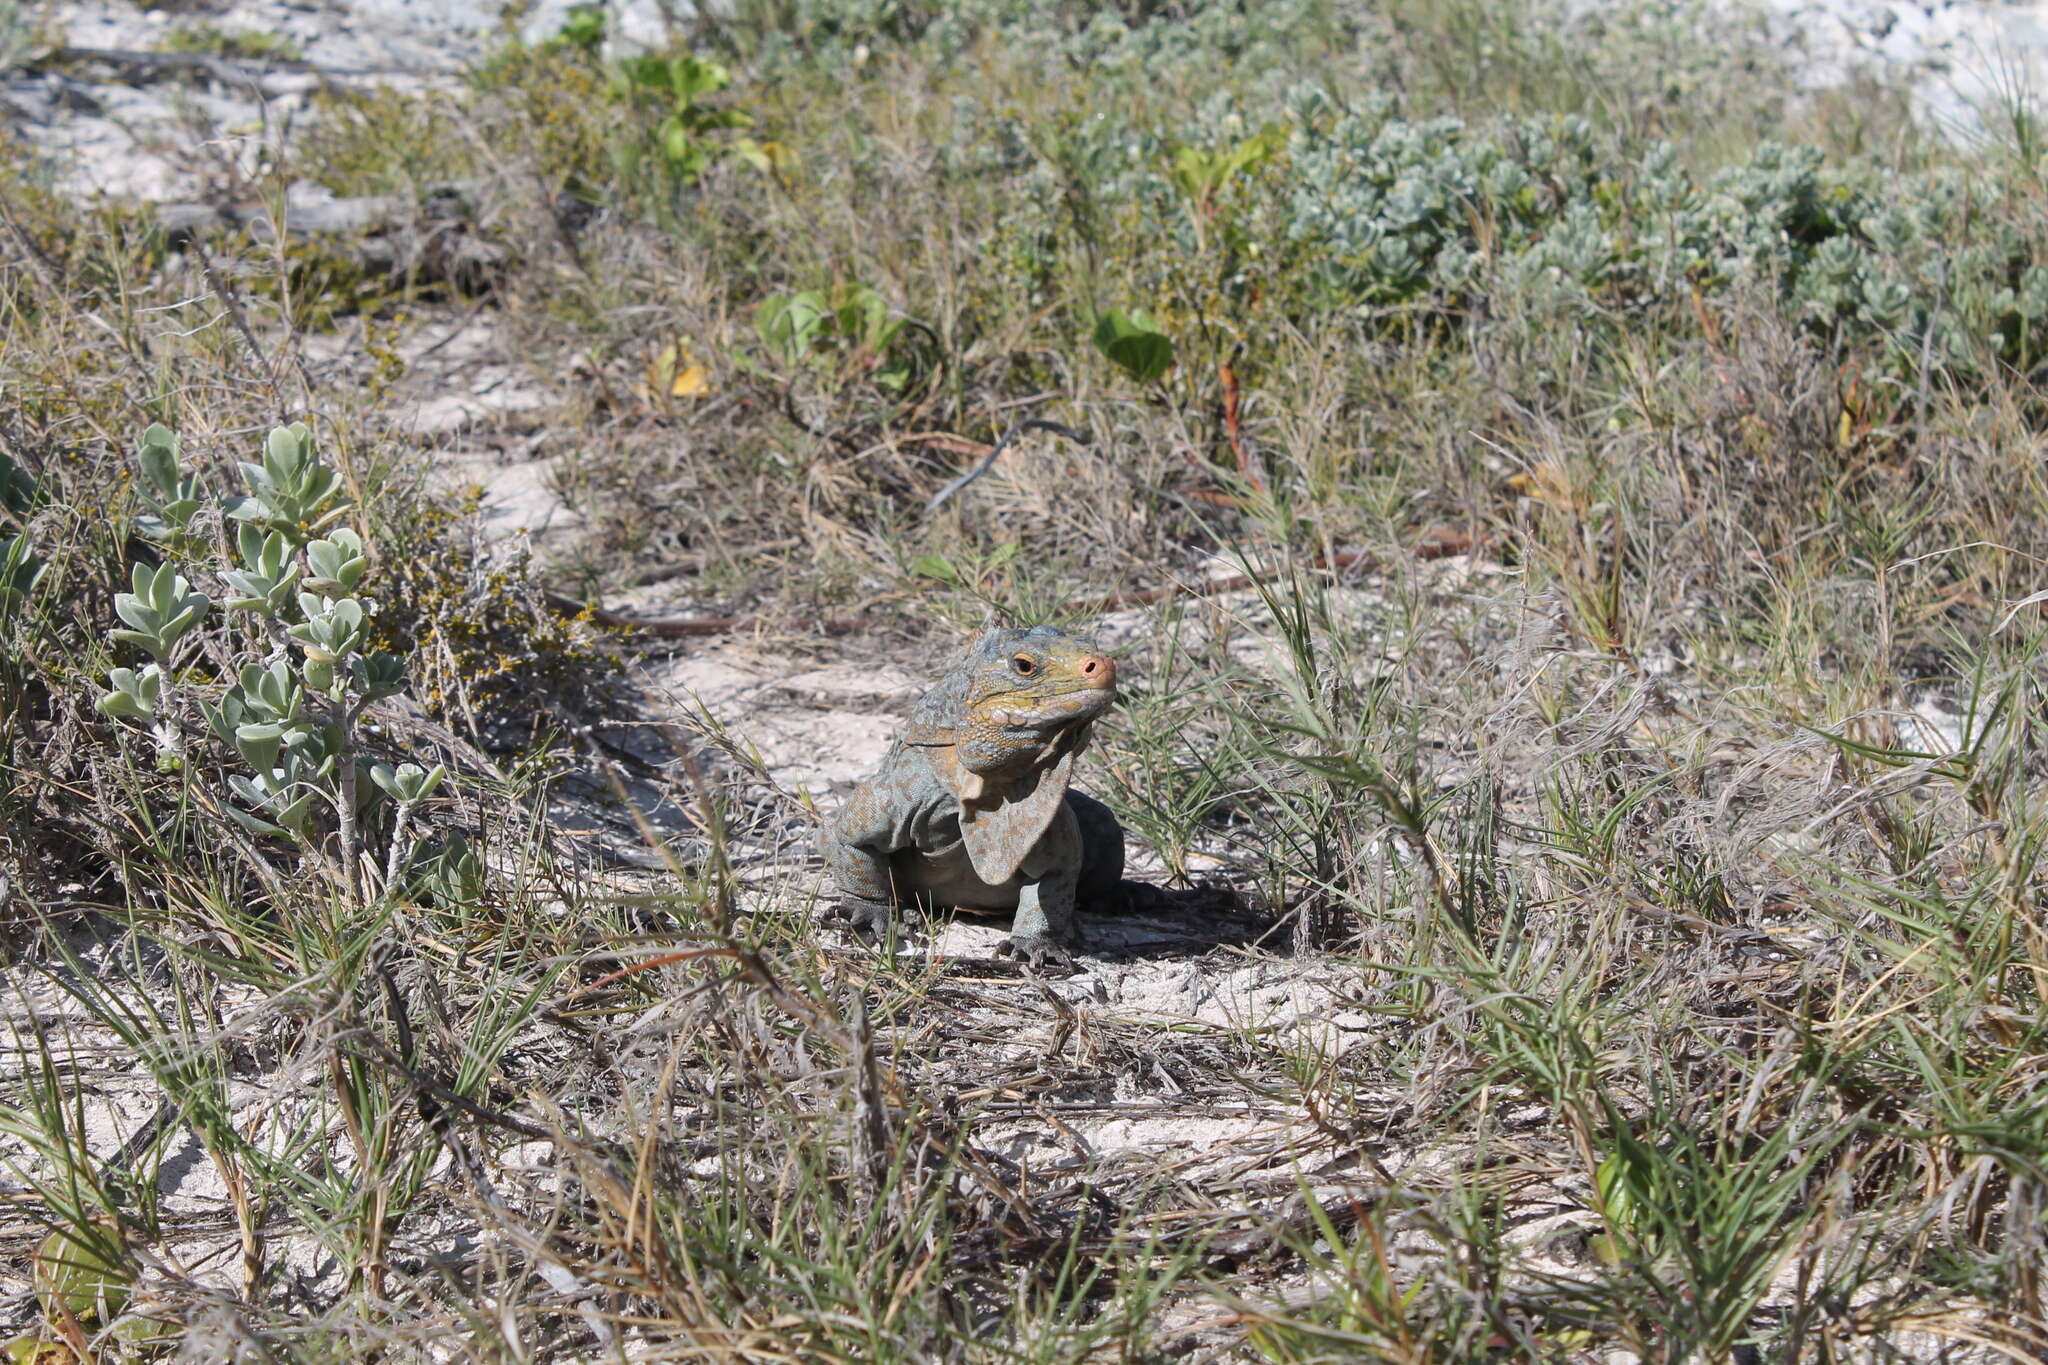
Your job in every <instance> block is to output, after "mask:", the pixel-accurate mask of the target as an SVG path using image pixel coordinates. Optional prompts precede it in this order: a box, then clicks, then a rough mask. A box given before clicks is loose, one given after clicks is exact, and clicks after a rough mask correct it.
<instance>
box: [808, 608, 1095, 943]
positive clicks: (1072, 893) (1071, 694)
mask: <svg viewBox="0 0 2048 1365" xmlns="http://www.w3.org/2000/svg"><path fill="white" fill-rule="evenodd" d="M1115 700H1116V661H1115V660H1113V659H1111V658H1110V657H1109V656H1108V655H1106V654H1099V653H1096V652H1095V651H1094V650H1093V649H1092V648H1090V647H1089V646H1087V645H1085V644H1083V643H1082V642H1080V641H1078V640H1075V639H1073V638H1072V637H1070V636H1068V635H1065V634H1063V633H1061V632H1060V631H1057V630H1054V629H1052V628H1050V627H1048V626H1037V627H1034V628H1032V629H1030V630H990V631H986V632H984V633H983V634H982V635H981V636H980V637H979V638H978V639H976V640H975V642H974V643H973V645H971V646H970V647H969V648H968V650H967V653H966V655H965V656H964V657H963V658H962V659H961V660H960V662H959V663H958V664H956V665H955V666H954V667H953V669H952V671H951V672H949V673H947V674H946V676H945V677H944V678H942V679H940V681H939V682H938V683H937V685H935V686H934V687H933V688H932V689H931V691H929V692H927V693H926V694H925V695H924V696H923V697H922V698H920V699H919V701H918V703H917V705H916V706H915V707H914V708H913V709H912V710H911V713H910V723H909V725H908V726H907V727H905V729H904V731H903V733H902V735H900V736H899V737H898V738H897V740H896V742H895V743H894V744H893V745H891V746H890V749H889V753H888V756H887V757H886V758H884V759H883V760H882V770H881V772H879V773H877V774H876V775H875V776H874V777H872V778H870V779H869V780H868V781H866V782H864V783H862V784H861V786H860V788H859V790H857V791H855V792H854V794H853V796H852V797H851V799H849V800H848V801H847V803H846V804H845V805H844V806H843V807H841V808H840V809H839V811H838V812H837V813H836V814H834V815H833V816H832V817H830V818H829V819H827V820H826V821H825V824H824V828H823V829H822V831H821V832H820V835H819V845H820V851H821V852H822V853H823V855H824V859H825V865H826V867H827V868H829V869H830V871H831V873H832V876H833V879H834V880H835V881H837V882H838V884H839V888H840V890H841V891H842V892H843V893H844V895H843V897H842V901H841V912H842V914H844V915H845V916H846V917H847V918H848V919H850V920H851V921H852V922H853V924H854V926H855V927H856V928H857V929H860V930H863V931H866V932H872V933H880V932H883V931H886V929H887V927H888V924H889V919H890V916H891V914H892V911H893V907H895V906H899V905H909V904H913V903H921V904H925V905H929V906H932V907H934V908H959V909H969V910H1015V911H1016V920H1015V922H1014V924H1013V926H1012V928H1011V932H1010V938H1009V941H1008V942H1007V943H1006V944H1004V945H1003V949H1002V951H1004V952H1006V953H1007V954H1009V955H1012V956H1016V957H1021V958H1024V959H1025V960H1027V961H1029V962H1030V963H1032V964H1033V965H1034V966H1043V965H1045V964H1046V963H1047V962H1052V963H1056V964H1065V963H1066V962H1068V960H1069V959H1068V957H1067V953H1066V945H1067V944H1069V943H1070V942H1071V941H1072V932H1073V930H1072V926H1073V916H1074V907H1075V905H1076V903H1077V902H1078V903H1079V904H1080V905H1082V906H1083V907H1086V908H1088V909H1091V910H1093V909H1099V908H1108V907H1110V906H1111V905H1113V904H1114V903H1115V902H1116V900H1117V897H1118V895H1119V892H1120V886H1121V881H1122V877H1123V868H1124V833H1123V829H1122V828H1121V827H1120V826H1119V825H1118V824H1117V822H1116V817H1115V816H1113V815H1111V814H1110V813H1109V810H1108V808H1107V807H1105V806H1104V805H1103V804H1102V803H1101V802H1099V801H1096V800H1094V799H1093V798H1091V797H1088V796H1084V795H1082V794H1081V793H1080V792H1077V791H1070V790H1069V789H1068V785H1067V784H1068V782H1069V780H1070V779H1071V777H1072V775H1073V770H1074V758H1075V756H1076V755H1077V754H1079V753H1080V752H1081V749H1082V747H1083V746H1084V745H1086V744H1087V742H1088V735H1089V730H1090V727H1091V726H1092V725H1093V723H1094V721H1095V719H1096V718H1097V717H1098V716H1100V715H1101V714H1102V713H1103V712H1104V711H1107V710H1108V709H1109V706H1110V703H1111V702H1113V701H1115Z"/></svg>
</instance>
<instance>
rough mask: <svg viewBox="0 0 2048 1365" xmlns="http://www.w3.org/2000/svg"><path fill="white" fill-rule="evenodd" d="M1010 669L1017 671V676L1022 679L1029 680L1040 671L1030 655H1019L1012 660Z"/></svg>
mask: <svg viewBox="0 0 2048 1365" xmlns="http://www.w3.org/2000/svg"><path fill="white" fill-rule="evenodd" d="M1010 667H1012V668H1014V669H1016V670H1017V676H1018V677H1020V678H1028V677H1030V676H1031V675H1032V674H1033V673H1036V672H1037V671H1038V665H1037V664H1036V663H1035V662H1033V661H1032V659H1031V656H1030V655H1028V654H1019V655H1018V656H1017V657H1016V658H1014V659H1012V660H1010Z"/></svg>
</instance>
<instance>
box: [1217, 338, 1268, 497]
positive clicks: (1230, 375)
mask: <svg viewBox="0 0 2048 1365" xmlns="http://www.w3.org/2000/svg"><path fill="white" fill-rule="evenodd" d="M1217 373H1218V375H1219V377H1220V378H1221V379H1222V381H1223V434H1224V436H1225V437H1227V438H1228V439H1229V441H1230V453H1231V454H1233V455H1235V456H1237V472H1238V473H1239V474H1242V475H1243V476H1244V481H1245V482H1246V483H1248V484H1250V485H1251V486H1252V488H1253V489H1254V490H1256V491H1258V492H1260V493H1264V492H1265V491H1266V480H1265V477H1264V476H1263V475H1261V474H1260V473H1259V471H1258V470H1257V469H1255V468H1253V467H1252V460H1251V455H1250V453H1249V452H1247V451H1246V450H1245V448H1244V432H1243V429H1242V428H1241V427H1240V425H1239V423H1238V391H1237V371H1236V370H1235V369H1233V368H1232V367H1231V364H1230V362H1229V361H1227V360H1226V361H1224V362H1223V364H1222V366H1221V367H1220V368H1219V370H1218V371H1217Z"/></svg>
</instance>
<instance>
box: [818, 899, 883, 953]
mask: <svg viewBox="0 0 2048 1365" xmlns="http://www.w3.org/2000/svg"><path fill="white" fill-rule="evenodd" d="M831 915H832V918H833V919H835V920H837V921H839V922H840V923H841V924H843V925H845V926H846V928H847V930H848V931H849V932H851V933H852V934H853V936H854V937H855V938H858V939H864V940H867V941H869V942H873V941H876V940H879V939H883V938H887V937H888V935H889V923H890V921H891V920H893V919H894V918H895V917H896V907H895V906H893V905H886V904H884V903H883V902H881V901H871V900H868V899H866V898H865V897H862V896H842V897H840V899H839V902H838V904H836V905H834V906H833V907H832V910H831Z"/></svg>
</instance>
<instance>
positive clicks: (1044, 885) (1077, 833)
mask: <svg viewBox="0 0 2048 1365" xmlns="http://www.w3.org/2000/svg"><path fill="white" fill-rule="evenodd" d="M1023 870H1024V874H1025V876H1027V877H1030V878H1031V880H1029V881H1027V882H1025V883H1024V885H1023V886H1021V887H1019V888H1018V891H1017V918H1016V919H1015V920H1014V921H1013V922H1012V924H1011V926H1010V937H1009V938H1008V939H1006V940H1004V942H1003V943H1002V945H1001V946H1000V947H998V948H997V949H996V952H997V953H998V954H999V955H1000V956H1003V957H1014V958H1018V959H1021V960H1022V961H1024V962H1026V963H1029V964H1030V965H1031V966H1033V967H1040V968H1043V967H1059V968H1070V967H1072V966H1073V965H1074V959H1073V956H1072V954H1070V953H1069V952H1068V951H1067V948H1066V945H1067V944H1068V943H1070V942H1072V941H1073V929H1074V895H1075V891H1076V888H1077V887H1079V885H1080V881H1081V829H1080V826H1079V825H1078V824H1077V823H1076V822H1075V819H1074V815H1073V812H1072V811H1070V810H1067V809H1065V808H1064V807H1062V809H1061V810H1060V813H1059V814H1058V815H1057V816H1055V817H1054V819H1053V822H1052V825H1051V827H1050V828H1048V829H1047V830H1046V832H1045V835H1044V837H1043V838H1041V839H1040V840H1039V841H1038V846H1037V847H1036V848H1034V849H1033V850H1032V851H1031V856H1030V857H1029V858H1027V859H1026V860H1025V863H1024V869H1023ZM1034 874H1036V875H1034Z"/></svg>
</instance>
